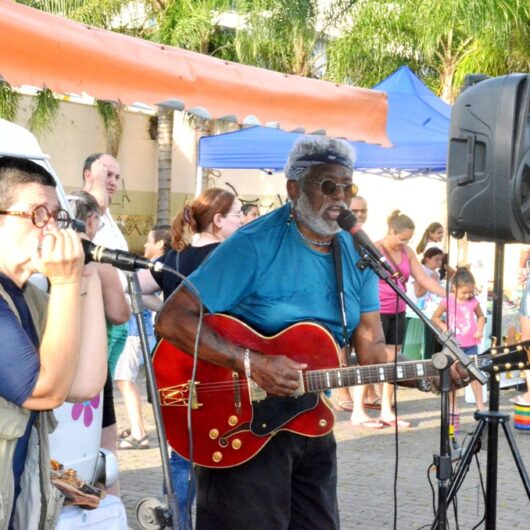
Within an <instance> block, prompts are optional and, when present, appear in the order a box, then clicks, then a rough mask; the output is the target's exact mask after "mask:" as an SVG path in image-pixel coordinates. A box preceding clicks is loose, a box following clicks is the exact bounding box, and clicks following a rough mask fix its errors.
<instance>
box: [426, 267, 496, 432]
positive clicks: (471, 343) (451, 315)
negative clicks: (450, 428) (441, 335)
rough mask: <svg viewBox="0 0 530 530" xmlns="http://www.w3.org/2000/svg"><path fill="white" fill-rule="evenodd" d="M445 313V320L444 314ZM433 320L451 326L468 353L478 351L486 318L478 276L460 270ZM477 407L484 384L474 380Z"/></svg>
mask: <svg viewBox="0 0 530 530" xmlns="http://www.w3.org/2000/svg"><path fill="white" fill-rule="evenodd" d="M444 315H445V317H446V318H445V322H444V320H442V317H443V316H444ZM432 321H433V322H434V323H435V324H436V325H437V326H438V327H439V328H440V329H442V330H443V331H445V330H446V329H450V330H451V331H452V332H453V333H454V336H455V339H456V341H457V343H458V345H459V346H460V348H461V349H462V351H463V352H464V353H465V354H467V355H477V354H478V344H479V343H480V342H481V340H482V335H483V332H484V326H485V324H486V318H485V317H484V313H483V312H482V309H481V308H480V305H479V303H478V301H477V299H476V298H475V278H474V277H473V275H472V274H471V272H470V271H469V270H468V269H466V268H465V267H461V268H459V269H457V271H456V272H455V275H454V277H453V282H452V286H451V294H450V295H449V297H448V298H447V299H446V300H445V299H444V300H442V301H441V302H440V305H439V306H438V309H436V311H435V312H434V314H433V316H432ZM471 389H472V390H473V394H474V395H475V401H476V404H477V409H478V410H483V409H484V408H485V407H484V400H483V398H482V385H481V384H480V383H479V382H478V381H472V382H471ZM455 397H456V391H453V392H452V395H451V400H450V401H451V402H452V406H451V409H452V416H453V417H452V423H453V425H458V423H459V418H458V410H457V403H456V399H455Z"/></svg>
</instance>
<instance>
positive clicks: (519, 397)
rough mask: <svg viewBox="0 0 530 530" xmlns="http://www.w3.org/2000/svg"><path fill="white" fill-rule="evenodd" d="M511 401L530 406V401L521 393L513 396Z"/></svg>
mask: <svg viewBox="0 0 530 530" xmlns="http://www.w3.org/2000/svg"><path fill="white" fill-rule="evenodd" d="M510 401H511V402H512V403H515V404H516V405H523V406H524V407H530V403H529V402H528V401H525V400H524V399H523V397H522V396H521V395H518V396H515V397H514V398H511V399H510Z"/></svg>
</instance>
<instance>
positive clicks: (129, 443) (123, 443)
mask: <svg viewBox="0 0 530 530" xmlns="http://www.w3.org/2000/svg"><path fill="white" fill-rule="evenodd" d="M118 449H149V439H148V437H147V434H146V435H145V436H144V437H143V438H140V439H139V440H138V439H137V438H134V436H131V435H129V436H127V437H126V438H123V439H121V440H120V441H119V442H118Z"/></svg>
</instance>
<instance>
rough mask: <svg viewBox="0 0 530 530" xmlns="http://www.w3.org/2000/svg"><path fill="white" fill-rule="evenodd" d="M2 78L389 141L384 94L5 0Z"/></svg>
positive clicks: (0, 10)
mask: <svg viewBox="0 0 530 530" xmlns="http://www.w3.org/2000/svg"><path fill="white" fill-rule="evenodd" d="M0 75H1V76H2V77H3V78H4V79H5V80H6V81H8V82H9V83H11V84H12V85H14V86H20V85H33V86H37V87H43V86H46V87H48V88H50V89H51V90H53V91H55V92H58V93H67V92H73V93H79V94H80V93H82V92H85V93H87V94H90V95H91V96H93V97H96V98H98V99H108V100H120V101H121V102H122V103H124V104H129V105H130V104H133V103H136V102H142V103H146V104H150V105H156V104H158V103H161V102H163V101H165V100H168V99H177V100H179V101H182V102H183V103H184V105H185V108H186V109H191V108H194V107H198V106H200V107H205V108H206V109H207V110H208V111H209V112H210V114H211V116H212V117H213V118H214V119H216V118H221V117H223V116H227V115H230V114H234V115H236V117H237V119H238V121H239V122H242V121H243V119H244V118H245V117H247V116H249V115H254V116H256V118H257V119H258V120H259V121H260V123H262V124H266V123H268V122H279V123H280V126H281V127H282V128H283V129H286V130H291V129H295V128H297V127H303V128H304V129H305V130H306V131H307V132H311V131H316V130H318V129H325V130H326V134H328V135H330V136H337V137H345V138H348V139H350V140H354V141H365V142H368V143H374V144H380V145H383V146H389V145H390V142H389V139H388V137H387V135H386V119H387V97H386V94H384V93H382V92H377V91H374V90H368V89H363V88H356V87H351V86H347V85H338V84H334V83H329V82H325V81H320V80H316V79H308V78H304V77H297V76H293V75H286V74H281V73H278V72H273V71H270V70H265V69H261V68H255V67H252V66H246V65H241V64H237V63H232V62H229V61H223V60H220V59H216V58H213V57H209V56H207V55H202V54H199V53H194V52H189V51H186V50H182V49H179V48H174V47H170V46H164V45H160V44H156V43H152V42H148V41H144V40H142V39H137V38H133V37H128V36H125V35H121V34H118V33H113V32H110V31H105V30H100V29H95V28H92V27H89V26H85V25H83V24H78V23H76V22H72V21H70V20H67V19H65V18H61V17H58V16H54V15H50V14H48V13H44V12H42V11H39V10H36V9H32V8H29V7H26V6H23V5H21V4H16V3H13V2H11V1H10V0H0Z"/></svg>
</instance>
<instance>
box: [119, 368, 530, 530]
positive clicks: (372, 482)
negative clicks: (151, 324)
mask: <svg viewBox="0 0 530 530" xmlns="http://www.w3.org/2000/svg"><path fill="white" fill-rule="evenodd" d="M139 383H140V388H142V389H143V388H145V384H144V379H143V376H142V378H141V380H139ZM515 394H516V392H515V391H514V390H502V391H501V409H502V410H503V411H506V412H511V411H512V407H511V404H510V402H509V401H508V399H509V398H510V397H512V396H514V395H515ZM398 397H399V405H398V406H399V412H400V416H402V417H403V418H405V419H407V420H409V421H411V422H412V428H410V429H408V430H400V432H399V436H398V444H397V446H396V435H395V432H394V430H393V429H390V428H387V429H383V430H379V431H373V430H367V429H359V428H356V429H353V428H352V427H351V425H350V423H349V416H348V414H347V413H345V412H340V413H339V414H338V417H337V423H336V428H335V432H336V437H337V442H338V464H339V484H338V494H339V507H340V514H341V524H342V529H343V530H353V529H356V530H368V529H371V530H373V529H384V528H393V527H394V523H393V521H394V513H395V517H396V521H397V524H396V528H398V529H399V530H409V529H419V528H420V527H423V526H425V525H427V526H426V528H430V525H431V524H432V521H433V517H434V516H433V508H432V492H431V489H430V487H429V481H428V478H427V477H428V476H429V477H430V479H431V481H432V483H433V487H434V488H435V490H436V491H437V488H438V486H437V482H436V474H435V472H434V471H429V466H431V464H432V462H433V454H434V453H438V452H439V427H438V425H439V407H440V400H439V398H436V397H434V396H432V395H431V394H422V393H420V392H418V391H416V390H411V389H405V388H400V389H399V392H398ZM115 398H116V408H117V415H118V426H119V428H120V429H121V428H124V427H126V426H127V425H126V416H125V410H124V407H123V403H122V401H121V397H120V394H119V392H118V391H116V392H115ZM461 403H462V419H461V431H462V433H461V435H460V441H462V440H463V438H464V436H465V432H466V431H468V432H471V431H472V430H473V429H474V426H475V421H474V419H473V412H474V408H473V406H472V405H468V404H466V403H464V401H463V398H462V399H461ZM144 413H145V417H146V420H147V426H148V431H149V438H150V442H151V448H150V449H148V450H136V451H118V458H119V464H120V470H121V490H122V499H123V501H124V503H125V506H126V508H127V514H128V518H129V525H130V527H131V528H132V529H138V528H140V527H139V526H138V524H137V522H136V517H135V506H136V504H137V502H138V501H139V500H140V499H142V498H144V497H147V496H149V497H157V498H159V499H161V484H162V472H161V465H160V453H159V451H158V447H157V443H156V431H155V426H154V421H153V415H152V412H151V410H150V405H147V404H146V405H145V406H144ZM513 432H514V435H515V439H516V442H517V446H518V448H519V451H520V452H521V455H522V460H523V462H524V464H525V466H526V467H527V469H529V470H530V433H525V432H522V431H518V430H516V429H513ZM396 454H398V458H397V462H398V466H397V469H396ZM486 458H487V453H486V451H485V450H482V451H480V453H479V454H478V461H479V462H480V469H481V471H482V474H483V476H484V480H485V474H486ZM395 474H397V483H396V491H397V497H396V504H397V510H396V512H394V476H395ZM497 489H498V502H497V529H498V530H505V529H506V530H507V529H511V528H517V529H519V528H520V529H530V503H529V501H528V498H527V497H526V494H525V491H524V488H523V485H522V482H521V479H520V477H519V475H518V473H517V470H516V467H515V463H514V460H513V457H512V455H511V452H510V450H509V447H508V444H507V442H506V439H505V436H504V433H503V431H502V429H500V432H499V451H498V488H497ZM483 513H484V501H483V498H482V494H481V491H480V479H479V472H478V468H477V465H476V464H475V463H473V464H472V465H471V466H470V469H469V472H468V475H467V477H466V478H465V480H464V483H463V485H462V487H461V489H460V492H459V494H458V521H459V524H460V528H461V529H463V530H464V529H471V528H473V527H474V526H475V525H476V524H477V523H478V522H479V521H480V519H481V517H482V515H483ZM449 521H450V528H455V524H454V522H455V519H454V514H453V512H452V510H450V514H449ZM480 528H484V525H481V526H480ZM271 530H273V529H271Z"/></svg>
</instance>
